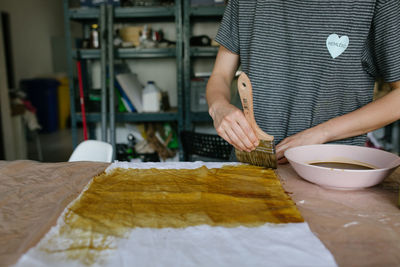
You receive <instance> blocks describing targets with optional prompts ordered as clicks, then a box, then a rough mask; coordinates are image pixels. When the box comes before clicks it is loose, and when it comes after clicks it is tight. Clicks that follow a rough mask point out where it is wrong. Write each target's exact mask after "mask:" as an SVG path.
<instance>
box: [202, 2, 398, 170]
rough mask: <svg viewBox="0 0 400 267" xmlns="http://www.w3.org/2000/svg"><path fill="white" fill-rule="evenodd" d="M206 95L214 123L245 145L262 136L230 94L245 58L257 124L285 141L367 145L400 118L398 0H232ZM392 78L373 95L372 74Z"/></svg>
mask: <svg viewBox="0 0 400 267" xmlns="http://www.w3.org/2000/svg"><path fill="white" fill-rule="evenodd" d="M215 40H216V41H217V42H218V43H219V44H220V48H219V51H218V54H217V57H216V61H215V65H214V68H213V71H212V74H211V76H210V78H209V81H208V84H207V89H206V98H207V102H208V105H209V114H210V116H211V117H212V119H213V121H214V127H215V128H216V130H217V133H218V134H219V135H220V136H221V137H222V138H224V139H225V140H226V141H228V142H229V143H230V144H232V145H233V146H234V147H235V148H237V149H239V150H242V151H252V150H254V149H255V147H256V146H257V145H258V143H259V140H258V139H257V137H256V136H255V133H254V131H253V130H252V129H251V127H250V126H249V124H248V123H247V121H246V119H245V117H244V115H243V112H242V111H241V110H240V109H238V108H236V107H235V106H234V105H232V104H230V85H231V82H232V80H233V78H234V76H235V73H236V71H237V69H238V67H239V65H240V66H241V69H242V71H244V72H245V73H246V74H247V75H248V76H249V78H250V81H251V84H252V87H253V98H254V115H255V119H256V122H257V124H258V125H259V126H260V128H261V129H262V130H263V131H265V132H266V133H268V134H270V135H273V136H274V137H275V143H276V144H277V145H276V154H277V159H278V163H284V162H287V161H286V159H285V157H284V152H285V150H287V149H288V148H291V147H295V146H300V145H309V144H322V143H330V142H335V143H342V144H351V145H361V146H362V145H364V144H365V141H366V133H368V132H370V131H373V130H375V129H378V128H381V127H383V126H385V125H388V124H390V123H392V122H394V121H396V120H398V119H399V118H400V108H399V105H400V1H399V0H366V1H349V0H341V1H316V0H313V1H298V0H286V1H280V0H276V1H274V0H272V1H262V0H229V2H228V5H227V6H226V9H225V13H224V16H223V19H222V22H221V25H220V28H219V30H218V33H217V36H216V38H215ZM379 77H381V78H383V79H384V80H385V81H386V82H388V83H389V84H390V86H391V87H392V89H393V90H392V91H391V92H390V93H389V94H387V95H386V96H384V97H382V98H380V99H378V100H376V101H373V102H372V98H373V88H374V81H375V79H377V78H379Z"/></svg>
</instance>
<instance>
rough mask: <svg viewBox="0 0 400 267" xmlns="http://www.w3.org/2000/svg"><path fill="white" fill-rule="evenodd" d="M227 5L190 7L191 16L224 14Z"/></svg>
mask: <svg viewBox="0 0 400 267" xmlns="http://www.w3.org/2000/svg"><path fill="white" fill-rule="evenodd" d="M224 10H225V6H198V7H193V6H192V7H190V10H189V14H190V15H191V16H214V17H219V16H222V15H223V14H224Z"/></svg>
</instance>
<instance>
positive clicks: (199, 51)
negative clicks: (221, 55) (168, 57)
mask: <svg viewBox="0 0 400 267" xmlns="http://www.w3.org/2000/svg"><path fill="white" fill-rule="evenodd" d="M183 2H184V4H183V14H184V19H183V25H184V27H183V31H184V34H183V40H184V51H185V52H184V63H183V65H184V101H183V103H184V107H185V108H184V110H185V122H184V128H185V129H186V130H192V129H193V126H194V123H196V122H211V121H212V119H211V117H210V115H209V114H208V112H193V111H191V105H190V103H191V93H192V90H191V84H190V82H191V78H192V67H191V66H192V59H193V58H200V57H203V58H215V57H216V55H217V53H218V47H191V46H190V37H191V35H192V23H193V20H194V19H200V18H201V19H202V20H207V21H216V22H217V21H220V20H221V18H222V15H223V13H224V10H225V7H224V6H196V7H194V6H191V5H190V1H183Z"/></svg>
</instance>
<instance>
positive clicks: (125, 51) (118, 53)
mask: <svg viewBox="0 0 400 267" xmlns="http://www.w3.org/2000/svg"><path fill="white" fill-rule="evenodd" d="M78 54H79V56H78ZM175 56H176V48H175V47H174V48H118V49H116V50H115V57H116V58H167V57H175ZM73 57H74V58H79V59H99V58H100V49H78V50H74V51H73Z"/></svg>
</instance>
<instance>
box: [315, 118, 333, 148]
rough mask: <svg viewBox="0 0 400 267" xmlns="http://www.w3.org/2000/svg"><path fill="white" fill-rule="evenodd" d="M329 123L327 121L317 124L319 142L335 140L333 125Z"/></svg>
mask: <svg viewBox="0 0 400 267" xmlns="http://www.w3.org/2000/svg"><path fill="white" fill-rule="evenodd" d="M331 124H332V122H331V121H327V122H324V123H321V124H320V125H318V126H317V128H318V132H319V134H318V136H319V141H320V143H321V144H324V143H327V142H330V141H334V140H335V139H334V136H335V134H334V132H333V127H332V126H331Z"/></svg>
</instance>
